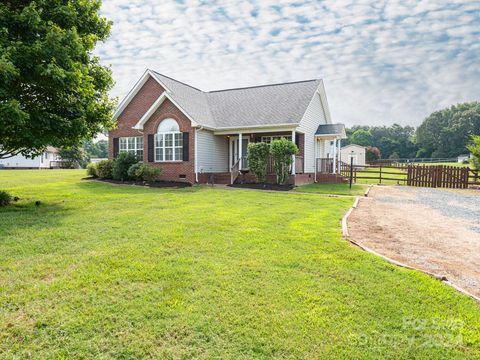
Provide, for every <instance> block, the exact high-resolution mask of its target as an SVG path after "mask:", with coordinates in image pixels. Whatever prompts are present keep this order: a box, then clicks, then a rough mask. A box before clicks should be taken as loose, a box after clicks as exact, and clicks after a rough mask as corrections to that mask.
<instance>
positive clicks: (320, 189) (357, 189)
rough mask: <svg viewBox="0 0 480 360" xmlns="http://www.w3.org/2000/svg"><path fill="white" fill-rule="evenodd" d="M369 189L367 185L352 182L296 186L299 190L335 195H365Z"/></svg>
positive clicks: (296, 189)
mask: <svg viewBox="0 0 480 360" xmlns="http://www.w3.org/2000/svg"><path fill="white" fill-rule="evenodd" d="M366 190H367V186H366V185H357V184H352V188H351V189H350V186H349V184H308V185H302V186H299V187H296V188H295V191H297V192H308V193H317V194H333V195H352V196H356V195H363V194H364V193H365V191H366Z"/></svg>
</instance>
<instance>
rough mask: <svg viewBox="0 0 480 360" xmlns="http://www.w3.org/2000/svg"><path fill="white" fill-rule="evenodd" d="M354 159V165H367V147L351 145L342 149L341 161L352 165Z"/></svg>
mask: <svg viewBox="0 0 480 360" xmlns="http://www.w3.org/2000/svg"><path fill="white" fill-rule="evenodd" d="M352 158H353V165H366V162H365V146H360V145H356V144H350V145H347V146H344V147H342V148H341V149H340V160H341V161H343V162H345V163H347V164H350V161H351V160H350V159H352Z"/></svg>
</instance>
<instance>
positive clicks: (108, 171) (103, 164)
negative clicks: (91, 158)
mask: <svg viewBox="0 0 480 360" xmlns="http://www.w3.org/2000/svg"><path fill="white" fill-rule="evenodd" d="M96 168H97V176H98V177H99V178H100V179H112V169H113V160H102V161H99V162H98V163H97V166H96Z"/></svg>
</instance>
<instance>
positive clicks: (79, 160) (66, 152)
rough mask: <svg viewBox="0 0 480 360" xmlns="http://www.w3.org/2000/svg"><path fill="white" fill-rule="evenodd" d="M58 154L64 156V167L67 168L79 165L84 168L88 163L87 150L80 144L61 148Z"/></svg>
mask: <svg viewBox="0 0 480 360" xmlns="http://www.w3.org/2000/svg"><path fill="white" fill-rule="evenodd" d="M58 155H59V156H60V157H61V158H62V167H63V168H65V169H75V168H78V166H80V167H82V168H84V167H85V166H86V165H87V163H88V158H87V157H86V156H85V152H84V151H83V149H82V148H80V147H78V146H72V147H68V148H61V149H60V150H59V151H58Z"/></svg>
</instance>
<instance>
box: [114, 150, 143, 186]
mask: <svg viewBox="0 0 480 360" xmlns="http://www.w3.org/2000/svg"><path fill="white" fill-rule="evenodd" d="M137 162H138V160H137V158H136V156H135V155H134V154H133V153H131V152H121V153H120V154H118V156H117V158H116V159H115V161H114V162H113V168H112V176H113V178H114V179H115V180H122V181H124V180H128V179H129V176H128V169H130V166H132V165H133V164H136V163H137Z"/></svg>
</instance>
